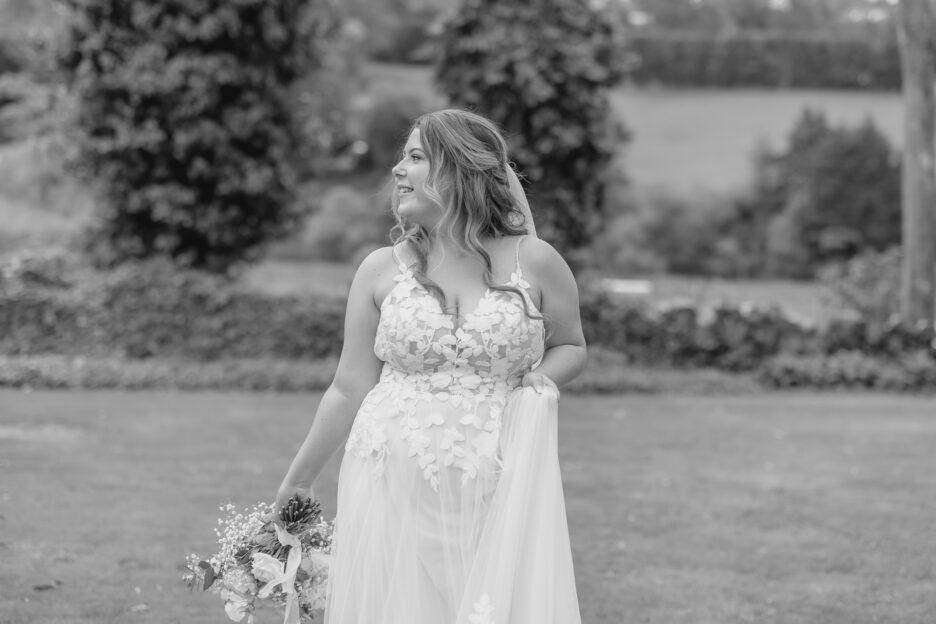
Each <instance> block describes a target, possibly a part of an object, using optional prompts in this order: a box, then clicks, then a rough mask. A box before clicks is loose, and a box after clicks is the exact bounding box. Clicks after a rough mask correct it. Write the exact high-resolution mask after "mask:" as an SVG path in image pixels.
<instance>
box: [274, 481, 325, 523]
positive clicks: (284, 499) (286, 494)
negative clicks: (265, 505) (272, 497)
mask: <svg viewBox="0 0 936 624" xmlns="http://www.w3.org/2000/svg"><path fill="white" fill-rule="evenodd" d="M293 496H298V497H299V499H305V498H311V499H312V500H315V491H314V490H313V489H312V487H311V486H309V487H296V486H289V485H286V484H283V485H281V486H280V488H279V491H278V492H277V493H276V501H275V502H274V503H273V505H274V509H275V510H276V513H275V517H276V521H277V522H278V521H279V512H280V510H281V509H282V508H283V507H284V506H286V503H288V502H289V499H290V498H292V497H293Z"/></svg>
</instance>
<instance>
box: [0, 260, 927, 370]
mask: <svg viewBox="0 0 936 624" xmlns="http://www.w3.org/2000/svg"><path fill="white" fill-rule="evenodd" d="M0 269H2V272H0V355H7V356H37V355H44V354H56V355H61V356H83V357H88V358H109V357H118V358H129V359H135V360H139V359H146V358H154V359H173V358H175V359H180V360H197V361H220V360H244V359H247V360H262V359H276V360H304V361H317V360H321V359H323V358H326V359H327V358H335V357H336V356H337V355H338V353H339V351H340V348H341V343H342V334H343V318H344V301H343V300H342V299H338V298H314V297H299V296H265V295H261V294H258V293H256V292H250V291H246V290H245V289H243V288H242V287H240V286H239V285H238V284H237V282H235V281H231V280H227V279H225V278H221V277H218V276H216V275H211V274H207V273H203V272H198V271H191V270H178V269H176V268H175V267H174V266H173V265H172V264H171V263H169V262H167V261H151V262H147V263H139V264H129V265H125V266H123V267H122V268H120V269H117V270H113V271H108V272H102V273H98V272H94V271H90V270H88V271H84V270H82V269H80V268H78V267H77V265H76V264H73V263H70V262H68V261H67V259H63V258H41V257H40V258H38V259H37V258H32V259H27V261H25V262H23V261H20V262H18V263H17V264H12V265H11V264H7V265H6V266H0ZM581 310H582V323H583V329H584V331H585V336H586V339H587V340H588V342H589V344H591V345H595V346H600V347H601V348H602V349H604V350H605V352H606V353H614V354H616V356H615V357H618V358H620V363H621V364H622V365H636V366H646V367H666V368H686V369H688V368H712V369H718V370H722V371H728V372H751V371H757V370H759V369H762V367H763V366H765V365H769V366H771V367H773V368H771V370H775V371H776V370H780V369H778V368H777V367H778V366H781V365H784V366H787V365H788V364H784V362H789V361H788V360H777V359H776V358H777V357H778V356H788V357H792V358H797V357H814V358H815V357H818V358H827V357H831V358H833V359H831V360H829V361H838V360H835V359H834V357H836V356H837V354H840V353H844V354H848V353H861V354H863V356H864V357H867V358H874V359H876V360H878V361H881V362H896V363H898V364H899V365H900V366H904V364H900V363H901V362H907V361H912V362H916V363H917V364H914V366H917V367H919V366H923V369H926V365H929V364H926V362H929V363H930V364H932V363H933V362H936V336H934V331H933V327H932V326H927V325H921V326H918V327H908V326H905V325H902V324H900V323H897V322H884V323H878V322H870V321H865V320H861V319H850V320H849V319H837V320H833V321H831V322H830V323H828V324H827V325H825V326H822V327H819V326H816V325H812V324H809V323H807V322H804V321H801V320H797V319H794V318H792V317H790V316H788V315H787V314H785V313H784V312H783V311H782V310H781V309H779V308H758V307H756V306H752V305H746V304H745V305H722V306H718V307H715V308H713V309H697V308H696V307H694V306H693V305H691V304H669V305H648V304H645V303H639V302H638V303H635V302H628V301H626V300H622V299H620V298H615V297H614V296H612V295H609V294H607V293H605V292H601V291H597V290H585V291H584V292H583V293H582V298H581ZM842 357H847V356H842ZM907 358H910V360H907ZM796 361H799V360H796ZM823 361H825V360H823ZM778 362H779V364H778ZM921 362H922V363H923V364H920V363H921ZM777 374H779V373H777ZM791 374H792V373H791ZM771 375H773V373H771ZM771 383H773V382H771ZM921 383H922V382H921ZM927 383H928V382H927ZM603 385H607V384H603ZM780 385H789V384H785V382H784V383H780ZM910 385H913V384H910Z"/></svg>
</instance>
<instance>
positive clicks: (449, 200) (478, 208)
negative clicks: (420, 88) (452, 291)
mask: <svg viewBox="0 0 936 624" xmlns="http://www.w3.org/2000/svg"><path fill="white" fill-rule="evenodd" d="M416 129H418V130H419V134H420V141H421V143H422V147H423V151H424V152H425V154H426V157H427V158H428V159H429V174H428V176H427V177H426V183H425V186H424V189H423V190H424V191H425V193H426V195H427V196H428V197H429V198H430V199H432V200H433V201H435V202H436V203H437V204H438V205H439V207H440V208H441V209H442V219H441V220H440V221H439V223H438V225H437V226H436V228H437V229H441V228H446V229H447V234H448V235H449V236H450V237H451V238H452V239H453V240H454V241H455V242H456V244H457V245H458V246H459V247H460V248H461V249H462V250H463V251H465V252H467V253H469V254H474V255H475V256H477V257H478V258H480V259H481V260H482V263H483V265H484V275H483V279H484V284H485V285H486V286H487V287H488V288H490V289H491V290H499V291H505V292H512V293H515V294H517V295H518V296H520V299H521V300H522V301H523V307H524V311H525V312H526V314H527V316H529V317H531V318H541V317H539V316H534V315H533V314H532V313H531V310H530V309H529V306H528V305H527V300H526V297H524V296H523V294H522V292H521V290H520V289H519V288H517V287H515V286H509V285H504V284H495V283H494V277H493V267H492V264H491V257H490V255H489V254H488V252H487V251H486V250H485V249H484V247H483V246H482V245H481V238H482V237H484V238H500V237H503V236H517V235H521V234H527V233H528V230H527V223H526V217H525V215H524V213H523V208H522V207H521V205H520V204H519V202H518V200H517V198H516V197H515V196H514V195H513V193H511V191H510V183H509V180H508V178H507V167H509V166H510V164H509V162H508V160H507V141H505V140H504V137H503V135H502V134H501V132H500V130H499V129H498V128H497V126H496V125H495V124H494V123H493V122H492V121H491V120H489V119H487V118H485V117H482V116H481V115H478V114H477V113H473V112H470V111H466V110H460V109H453V108H450V109H445V110H440V111H436V112H433V113H427V114H425V115H422V116H421V117H419V118H418V119H417V120H416V121H415V122H414V123H413V126H412V128H410V132H409V133H411V132H412V131H413V130H416ZM409 133H407V135H408V134H409ZM398 204H399V200H398V198H397V197H396V195H395V194H394V195H392V199H391V205H392V207H393V214H394V216H395V217H396V225H395V226H394V227H393V229H392V230H391V232H390V238H391V240H392V241H393V244H394V246H402V245H404V244H406V243H409V248H410V249H412V250H413V253H414V255H415V260H416V262H415V263H414V264H410V265H409V268H411V269H412V270H413V275H414V277H415V278H416V281H417V282H419V283H420V284H421V285H422V286H423V287H424V288H426V290H427V291H429V292H430V293H432V294H433V295H434V296H435V297H436V298H437V299H438V300H439V301H440V303H441V304H442V308H443V309H446V305H445V304H446V302H445V293H444V292H443V291H442V289H441V288H440V287H439V286H438V285H437V284H436V283H435V282H433V281H432V280H431V279H429V277H427V276H426V266H427V260H428V257H429V236H430V232H429V231H428V230H426V229H425V228H424V227H422V226H420V225H417V224H415V223H409V222H406V221H405V220H404V219H402V218H401V217H400V214H399V211H398V210H397V207H398Z"/></svg>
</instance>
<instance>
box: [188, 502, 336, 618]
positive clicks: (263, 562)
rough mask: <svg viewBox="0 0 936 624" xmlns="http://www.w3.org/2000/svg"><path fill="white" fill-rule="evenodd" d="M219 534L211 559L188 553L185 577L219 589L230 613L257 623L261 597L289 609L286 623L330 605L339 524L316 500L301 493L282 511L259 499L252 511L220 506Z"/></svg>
mask: <svg viewBox="0 0 936 624" xmlns="http://www.w3.org/2000/svg"><path fill="white" fill-rule="evenodd" d="M220 509H221V511H226V512H227V514H228V515H227V517H225V518H221V519H219V520H218V525H219V526H218V528H216V529H215V533H216V534H217V536H218V546H219V550H218V552H217V554H215V555H213V556H211V557H209V558H208V559H207V560H205V559H200V558H199V557H198V555H194V554H192V555H189V556H188V558H187V565H186V570H187V572H186V574H185V576H183V580H184V581H185V582H186V583H187V584H188V586H189V587H190V588H191V589H193V590H194V589H195V588H196V587H200V588H201V589H203V590H211V591H212V592H214V593H217V594H220V596H221V599H222V600H224V610H225V611H226V612H227V614H228V617H229V618H231V619H232V620H234V621H235V622H240V621H242V620H243V619H244V617H245V616H246V617H247V622H248V624H253V621H254V618H253V613H254V609H255V605H256V603H257V601H258V600H259V601H265V602H266V603H268V604H273V605H276V606H278V607H281V608H284V609H285V610H286V617H285V620H284V623H285V624H298V623H299V622H311V621H312V619H313V614H314V613H315V612H316V611H321V610H322V609H324V608H325V586H326V581H327V578H328V561H329V553H330V551H331V541H332V532H333V530H334V525H333V524H332V523H329V522H327V521H325V520H324V519H323V518H322V512H321V507H320V505H319V504H318V502H317V501H313V500H312V499H309V498H306V499H305V500H300V499H299V498H298V497H293V498H291V499H289V502H288V503H287V504H286V505H284V506H283V507H282V509H280V510H279V512H278V515H279V520H280V522H279V523H276V522H274V519H275V518H276V513H277V512H276V510H275V509H274V508H273V505H271V504H268V503H260V504H258V505H255V506H254V507H253V508H252V509H251V510H249V512H248V513H240V512H237V511H236V510H235V508H234V505H231V504H228V505H226V506H224V507H221V508H220Z"/></svg>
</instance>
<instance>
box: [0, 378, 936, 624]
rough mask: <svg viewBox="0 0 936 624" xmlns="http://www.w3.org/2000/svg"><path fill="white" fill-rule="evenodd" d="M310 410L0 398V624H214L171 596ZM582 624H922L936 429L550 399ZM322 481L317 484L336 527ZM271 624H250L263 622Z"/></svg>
mask: <svg viewBox="0 0 936 624" xmlns="http://www.w3.org/2000/svg"><path fill="white" fill-rule="evenodd" d="M318 398H319V397H318V395H315V394H305V395H257V394H234V393H224V394H218V393H199V394H187V393H181V394H172V393H119V392H36V393H18V392H11V391H2V392H0V405H2V410H0V470H2V474H3V479H2V480H0V500H2V501H3V508H2V517H0V529H2V530H0V536H2V538H0V540H2V543H0V554H2V556H0V586H2V587H3V588H4V591H3V592H2V593H0V622H3V623H4V624H26V623H27V622H29V623H32V622H43V623H44V624H59V623H66V622H67V623H69V624H71V623H75V624H83V623H89V624H90V623H95V624H97V623H103V622H121V623H123V622H134V623H136V622H140V623H146V622H153V623H156V622H159V623H160V624H165V623H176V622H178V623H182V622H185V623H187V624H188V623H191V624H199V623H208V622H224V621H227V620H226V616H225V615H224V613H223V611H222V610H221V604H220V601H219V600H218V598H217V597H216V596H214V595H211V594H207V595H202V594H189V593H187V590H186V589H185V588H184V587H183V586H182V585H181V583H180V582H179V575H180V573H181V569H180V566H181V565H182V563H183V559H184V557H185V555H186V554H188V553H189V552H192V551H194V552H198V553H199V554H207V553H210V552H212V551H213V548H214V538H213V534H212V527H213V525H214V522H215V519H216V518H217V517H218V515H219V512H218V510H217V506H218V505H219V504H222V503H225V502H227V501H231V502H233V503H234V504H236V505H238V506H247V505H249V504H252V503H254V502H257V501H259V500H263V499H269V498H271V497H272V496H273V493H274V490H275V487H276V485H277V484H278V481H279V479H280V478H281V476H282V473H283V471H284V470H285V468H286V466H287V465H288V463H289V461H290V459H291V457H292V454H293V453H294V451H295V450H296V448H297V447H298V444H299V442H300V440H301V438H302V436H303V435H304V433H305V431H306V428H307V426H308V424H309V422H310V421H311V419H312V414H313V413H314V409H315V405H316V403H317V401H318ZM561 408H562V417H561V424H560V428H561V431H560V458H561V462H562V468H563V477H564V483H565V494H566V503H567V510H568V516H569V521H570V530H571V534H572V539H573V550H574V555H575V565H576V573H577V582H578V590H579V598H580V601H581V606H582V613H583V619H584V622H586V624H597V623H609V624H610V623H614V624H618V623H620V622H634V623H640V622H653V623H659V624H670V623H673V624H676V623H687V624H690V623H691V624H704V623H711V624H734V623H747V622H757V623H758V624H852V623H854V622H887V623H888V624H930V623H931V622H932V613H933V612H936V524H934V523H933V522H932V519H933V517H936V482H934V481H933V479H932V474H933V472H934V469H936V456H934V455H933V453H932V449H933V448H936V419H934V418H933V416H934V413H933V409H932V402H931V401H930V400H926V399H916V398H908V397H891V396H877V395H862V396H848V395H792V394H783V395H778V394H768V395H762V396H749V397H735V398H723V397H704V398H703V397H680V396H660V397H636V396H618V397H603V398H596V397H566V398H564V399H563V403H562V406H561ZM336 474H337V463H336V462H335V461H333V462H332V463H331V464H330V465H329V466H328V468H327V469H326V471H325V472H324V474H323V475H322V477H321V479H320V481H319V483H318V495H319V496H320V498H322V499H323V501H324V503H325V511H326V513H327V514H329V515H330V514H331V513H333V511H334V495H335V485H336ZM279 617H280V616H278V615H277V614H276V613H275V612H268V613H264V614H262V617H261V618H260V619H259V623H260V624H263V623H272V622H278V621H280V620H279Z"/></svg>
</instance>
